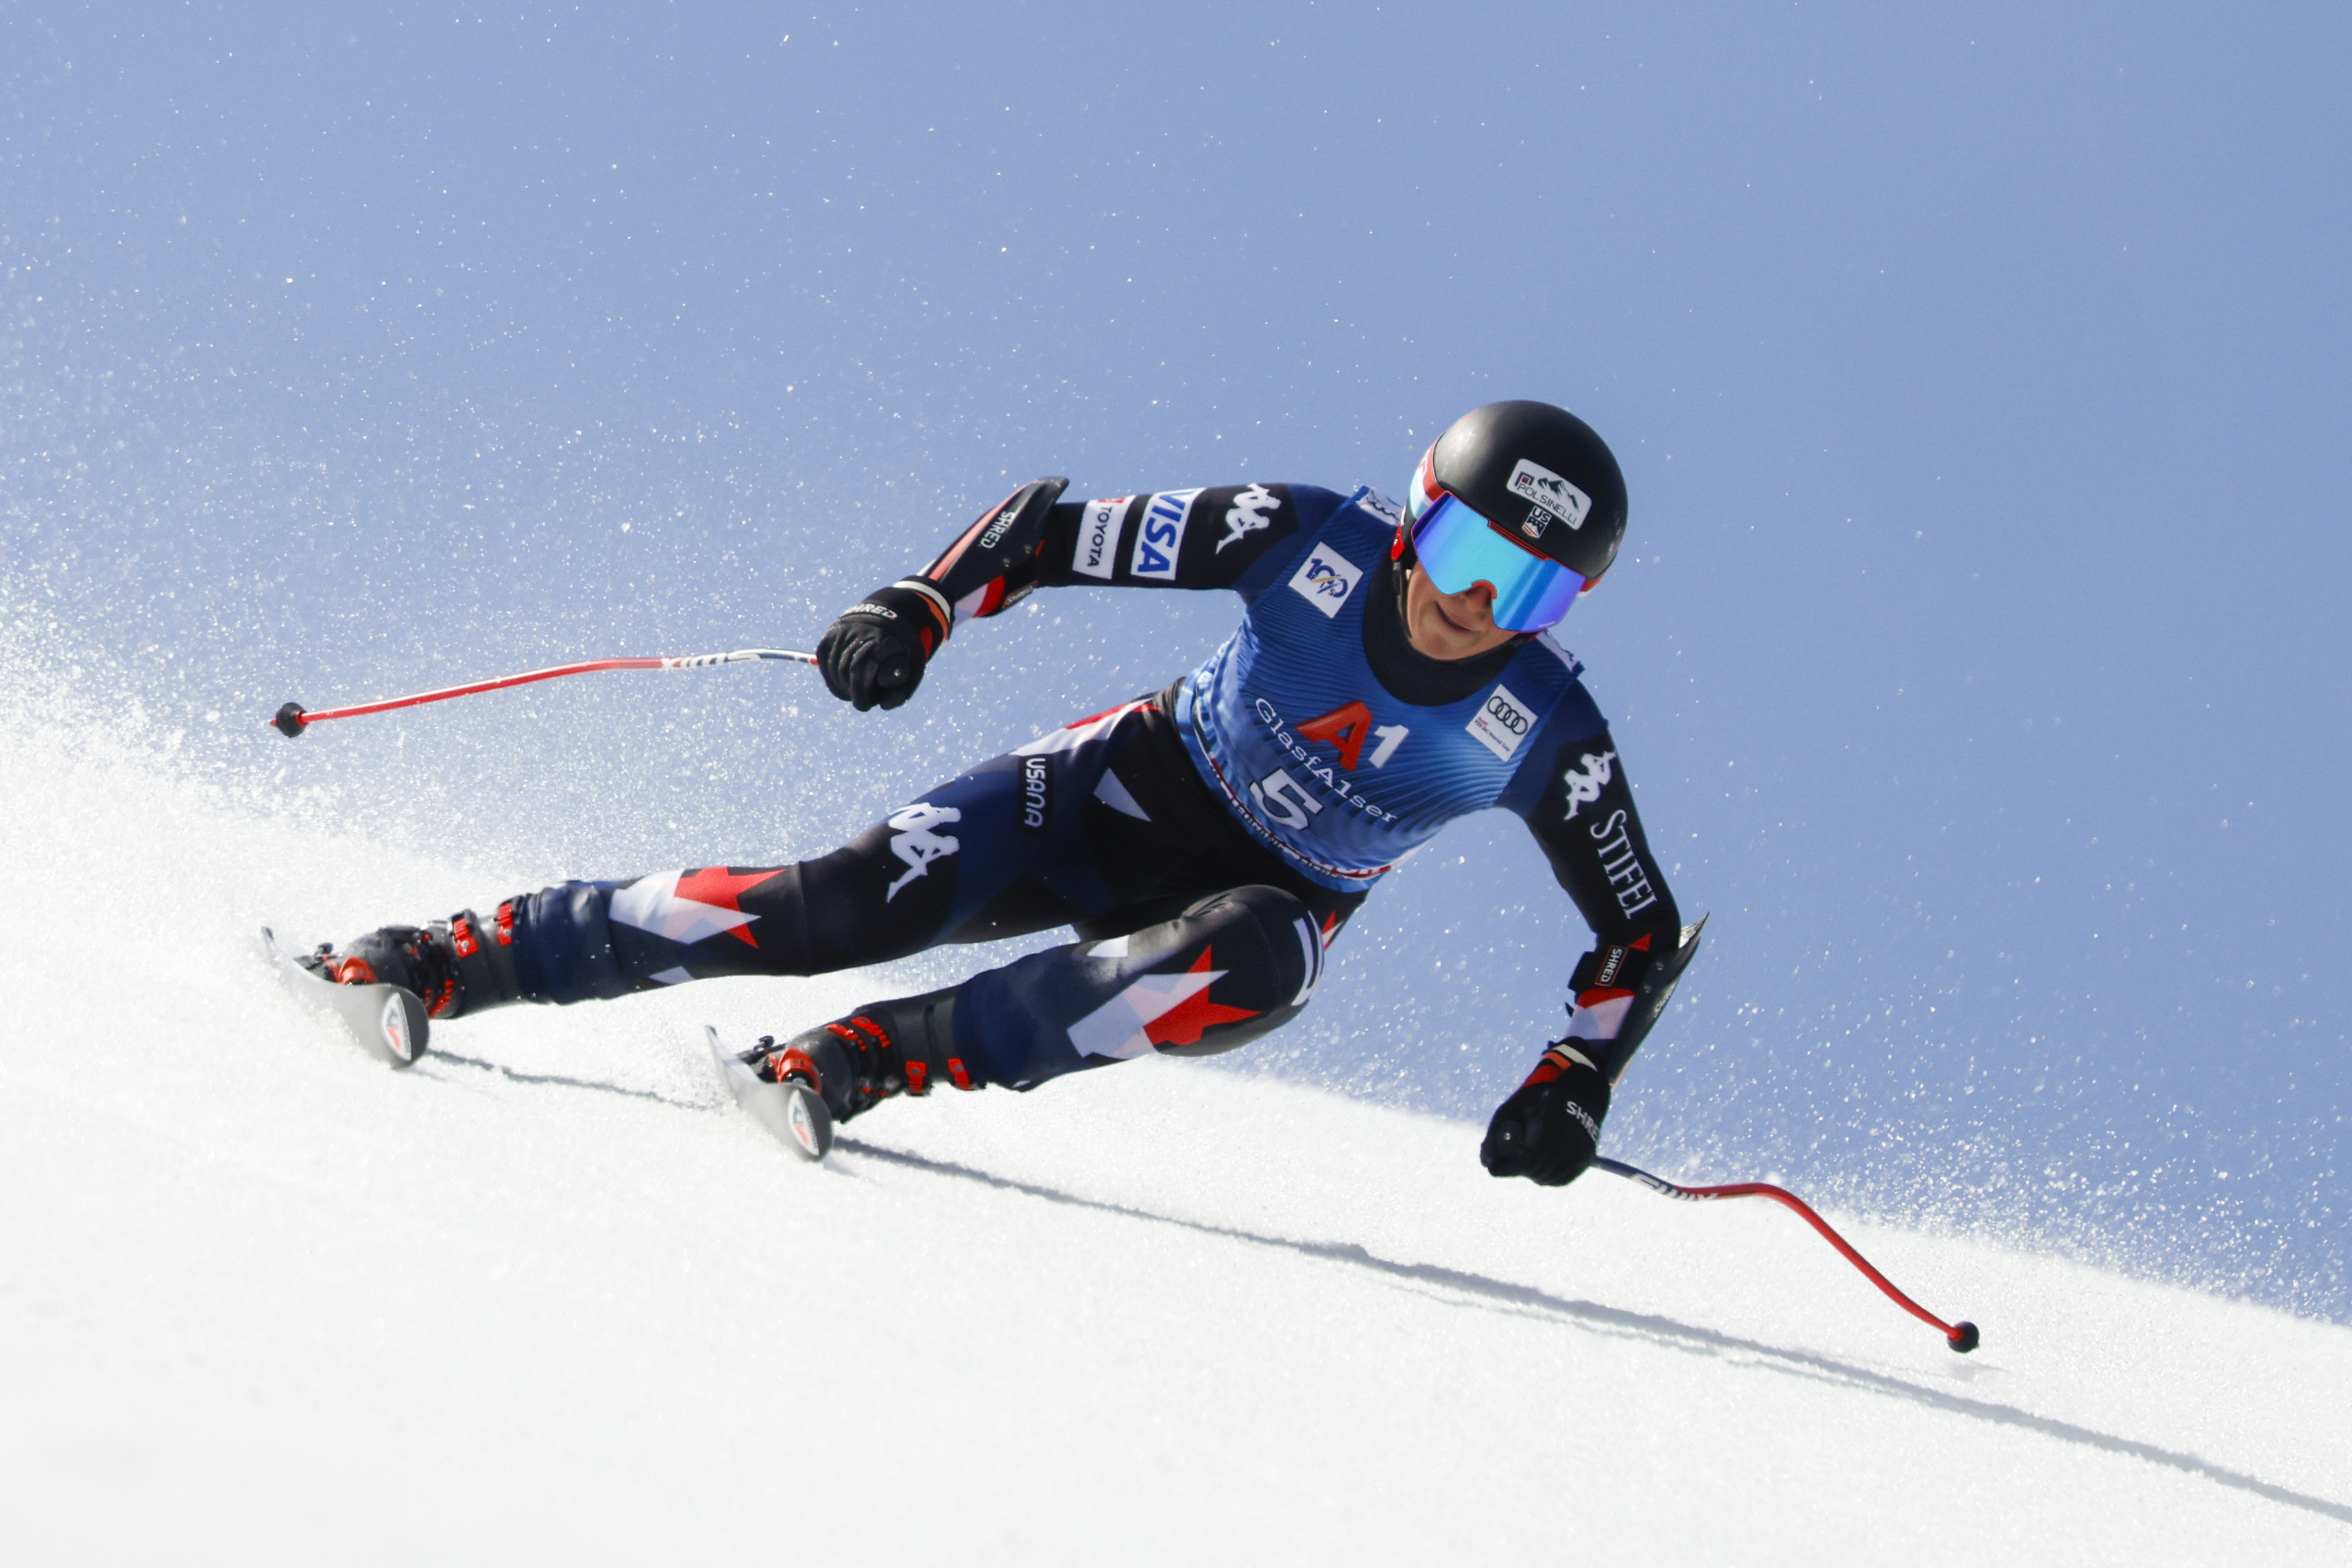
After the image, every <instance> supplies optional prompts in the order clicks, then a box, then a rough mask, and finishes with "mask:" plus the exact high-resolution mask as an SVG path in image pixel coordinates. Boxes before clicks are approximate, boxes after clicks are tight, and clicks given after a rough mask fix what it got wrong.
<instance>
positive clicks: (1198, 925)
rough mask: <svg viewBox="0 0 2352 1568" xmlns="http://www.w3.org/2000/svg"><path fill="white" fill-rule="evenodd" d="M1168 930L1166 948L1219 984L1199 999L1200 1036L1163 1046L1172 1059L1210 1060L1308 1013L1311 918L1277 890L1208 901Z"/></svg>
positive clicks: (1319, 941) (1319, 952)
mask: <svg viewBox="0 0 2352 1568" xmlns="http://www.w3.org/2000/svg"><path fill="white" fill-rule="evenodd" d="M1166 929H1167V930H1168V932H1169V935H1171V936H1174V937H1175V941H1174V942H1173V943H1171V946H1174V947H1176V948H1178V949H1180V950H1181V952H1182V953H1183V954H1186V955H1191V959H1190V963H1189V965H1188V970H1189V971H1194V972H1198V971H1205V972H1207V973H1210V974H1213V975H1214V976H1215V977H1216V978H1214V979H1213V980H1212V981H1211V982H1210V988H1209V989H1205V990H1203V991H1202V993H1201V995H1202V1001H1203V1003H1204V1005H1203V1006H1202V1009H1200V1010H1201V1012H1202V1014H1203V1015H1204V1017H1203V1019H1202V1024H1201V1028H1200V1031H1199V1033H1198V1034H1197V1035H1195V1036H1194V1037H1193V1038H1192V1039H1190V1040H1171V1041H1165V1042H1162V1043H1161V1044H1160V1051H1163V1052H1164V1053H1166V1054H1167V1055H1170V1056H1211V1055H1214V1054H1215V1053H1217V1052H1218V1051H1231V1050H1233V1049H1234V1047H1235V1046H1239V1045H1246V1044H1248V1043H1249V1042H1250V1041H1251V1040H1255V1039H1257V1038H1258V1037H1259V1036H1260V1035H1263V1034H1269V1033H1271V1032H1273V1031H1274V1030H1277V1029H1280V1028H1281V1027H1282V1026H1283V1025H1284V1024H1286V1023H1288V1022H1289V1021H1290V1020H1291V1019H1295V1018H1297V1016H1298V1015H1299V1014H1300V1013H1301V1012H1304V1011H1305V1010H1306V1009H1307V1001H1308V1000H1309V999H1310V998H1312V997H1313V996H1314V994H1315V988H1316V986H1317V985H1318V984H1319V983H1320V982H1321V980H1322V978H1323V937H1322V933H1321V931H1320V930H1318V928H1317V926H1316V924H1315V916H1314V915H1313V914H1312V913H1310V912H1309V911H1308V909H1307V905H1306V904H1302V903H1300V902H1299V901H1298V900H1297V898H1295V897H1293V896H1292V895H1291V894H1287V893H1285V892H1283V891H1282V889H1280V888H1278V887H1266V886H1263V885H1251V886H1247V887H1235V888H1228V889H1226V890H1225V891H1224V892H1223V893H1215V894H1210V895H1209V896H1208V897H1206V898H1203V899H1202V900H1201V901H1200V902H1198V903H1196V904H1193V905H1192V907H1190V908H1188V909H1187V910H1185V911H1184V913H1183V914H1182V915H1178V916H1177V917H1176V918H1175V919H1174V920H1172V921H1170V922H1169V923H1168V927H1167V928H1166ZM1141 935H1142V934H1141V933H1138V936H1141Z"/></svg>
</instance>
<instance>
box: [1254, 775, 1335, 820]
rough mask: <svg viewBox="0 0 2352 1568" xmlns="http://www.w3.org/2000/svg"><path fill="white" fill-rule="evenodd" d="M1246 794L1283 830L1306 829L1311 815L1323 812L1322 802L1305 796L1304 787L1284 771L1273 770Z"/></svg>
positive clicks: (1308, 795)
mask: <svg viewBox="0 0 2352 1568" xmlns="http://www.w3.org/2000/svg"><path fill="white" fill-rule="evenodd" d="M1249 791H1250V799H1251V800H1255V801H1256V802H1257V807H1258V810H1261V811H1263V812H1265V814H1266V815H1267V816H1268V817H1269V818H1271V819H1273V820H1274V821H1277V822H1279V823H1281V824H1282V825H1283V826H1284V827H1286V828H1294V829H1296V828H1304V827H1306V826H1307V823H1308V822H1309V821H1311V820H1312V818H1313V814H1314V813H1315V812H1317V811H1320V810H1322V809H1323V802H1322V801H1320V800H1317V799H1316V798H1315V797H1314V796H1312V795H1310V794H1308V793H1307V789H1306V786H1304V785H1302V784H1300V783H1299V782H1298V780H1297V779H1293V778H1292V777H1291V776H1290V770H1289V769H1288V768H1276V769H1275V770H1274V771H1273V772H1271V773H1269V774H1267V775H1266V776H1265V778H1263V779H1259V780H1258V781H1257V782H1256V783H1255V784H1253V785H1251V786H1250V787H1249Z"/></svg>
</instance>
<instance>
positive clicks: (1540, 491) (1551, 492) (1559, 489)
mask: <svg viewBox="0 0 2352 1568" xmlns="http://www.w3.org/2000/svg"><path fill="white" fill-rule="evenodd" d="M1508 488H1509V490H1510V492H1511V494H1512V495H1514V496H1517V497H1518V498H1519V499H1520V500H1522V501H1527V502H1530V503H1532V504H1533V505H1535V506H1538V507H1542V508H1543V509H1544V510H1545V511H1547V512H1549V513H1551V514H1553V515H1554V516H1556V517H1559V519H1560V521H1562V522H1564V523H1566V524H1567V525H1568V526H1569V528H1570V529H1571V530H1572V529H1576V528H1582V527H1583V526H1584V518H1585V515H1586V514H1587V513H1589V512H1591V510H1592V497H1590V496H1588V495H1586V494H1585V493H1584V492H1583V491H1581V490H1580V489H1578V488H1577V487H1576V486H1573V485H1571V484H1570V483H1569V482H1568V481H1567V480H1565V479H1563V478H1561V477H1560V476H1559V475H1557V474H1555V473H1553V472H1552V471H1551V470H1550V469H1549V468H1547V467H1545V466H1544V465H1542V464H1540V463H1530V462H1528V460H1527V459H1526V458H1524V457H1522V458H1520V459H1519V460H1518V462H1517V465H1514V466H1513V467H1512V469H1511V477H1510V482H1509V485H1508ZM1522 531H1524V532H1527V533H1528V534H1530V535H1533V534H1539V533H1541V532H1543V528H1542V527H1541V525H1540V524H1539V523H1538V520H1537V519H1536V518H1534V517H1529V518H1528V521H1527V523H1526V524H1524V525H1522Z"/></svg>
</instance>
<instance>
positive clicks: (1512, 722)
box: [1463, 686, 1536, 762]
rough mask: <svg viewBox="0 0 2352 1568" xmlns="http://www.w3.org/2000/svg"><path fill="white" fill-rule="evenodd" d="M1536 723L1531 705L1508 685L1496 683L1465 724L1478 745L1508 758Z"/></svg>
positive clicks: (1505, 759)
mask: <svg viewBox="0 0 2352 1568" xmlns="http://www.w3.org/2000/svg"><path fill="white" fill-rule="evenodd" d="M1535 727H1536V718H1535V715H1534V714H1533V713H1531V712H1530V711H1528V705H1527V704H1525V703H1523V702H1521V701H1520V700H1519V699H1518V698H1517V697H1515V696H1513V695H1511V688H1510V687H1508V686H1496V688H1495V689H1494V690H1493V691H1492V692H1490V693H1488V694H1487V695H1486V701H1485V702H1483V703H1480V704H1479V705H1478V711H1477V712H1476V713H1475V714H1473V715H1471V716H1470V722H1469V723H1468V724H1466V725H1464V726H1463V728H1465V729H1466V730H1468V731H1469V732H1470V734H1471V736H1472V737H1474V738H1475V739H1476V740H1477V742H1478V744H1479V745H1481V746H1483V747H1486V749H1487V750H1489V751H1491V752H1493V753H1494V754H1495V755H1496V757H1497V758H1501V759H1502V760H1503V761H1505V762H1508V761H1509V760H1510V759H1511V758H1513V757H1514V756H1516V755H1517V752H1518V749H1519V743H1520V742H1521V741H1523V740H1525V739H1527V737H1528V733H1529V732H1530V731H1531V730H1533V729H1534V728H1535Z"/></svg>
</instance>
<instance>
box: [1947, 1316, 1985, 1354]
mask: <svg viewBox="0 0 2352 1568" xmlns="http://www.w3.org/2000/svg"><path fill="white" fill-rule="evenodd" d="M1944 1343H1946V1344H1948V1345H1950V1346H1951V1347H1952V1348H1953V1349H1954V1350H1955V1351H1958V1353H1959V1354H1962V1355H1966V1354H1969V1352H1970V1351H1972V1350H1974V1349H1976V1347H1977V1344H1978V1335H1977V1325H1976V1324H1974V1323H1971V1322H1957V1323H1954V1324H1953V1325H1952V1332H1951V1333H1948V1334H1946V1335H1945V1336H1944Z"/></svg>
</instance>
